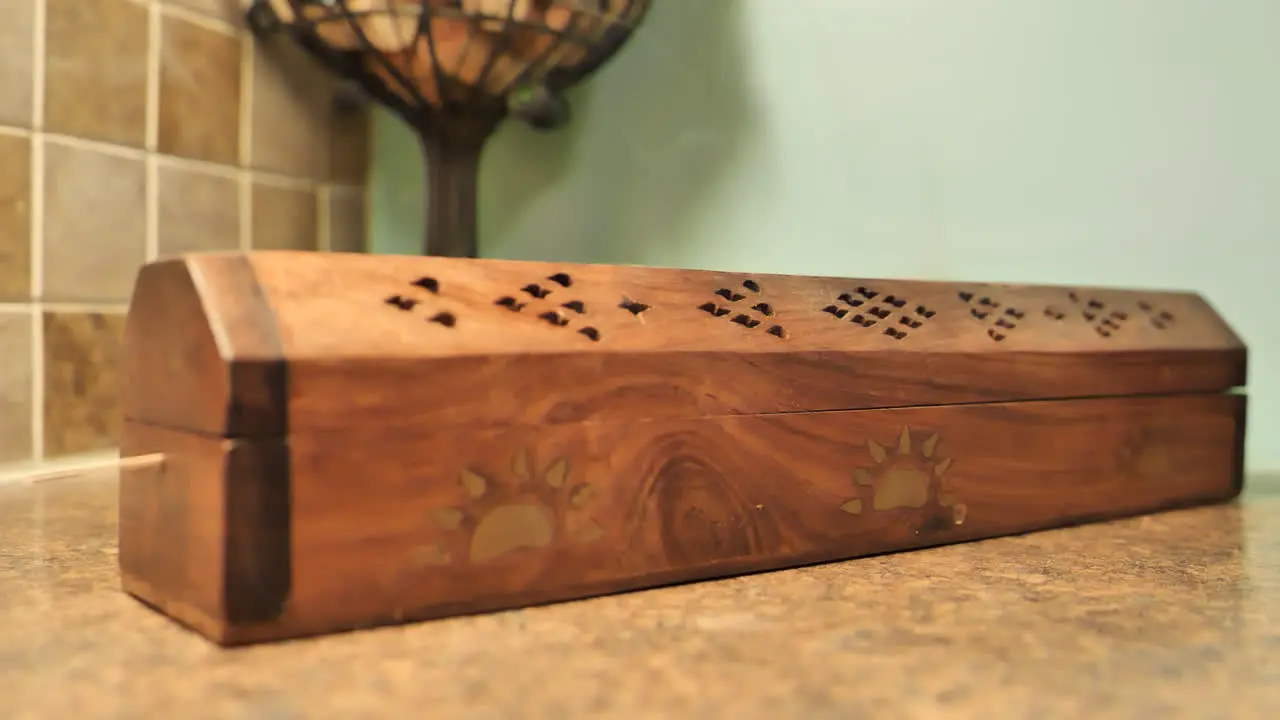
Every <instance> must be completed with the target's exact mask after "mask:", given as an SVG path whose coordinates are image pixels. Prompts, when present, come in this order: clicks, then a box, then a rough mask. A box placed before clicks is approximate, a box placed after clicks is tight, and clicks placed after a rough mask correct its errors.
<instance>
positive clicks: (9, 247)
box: [0, 31, 31, 302]
mask: <svg viewBox="0 0 1280 720" xmlns="http://www.w3.org/2000/svg"><path fill="white" fill-rule="evenodd" d="M0 32H3V31H0ZM30 297H31V141H30V140H29V139H28V138H24V137H15V136H13V135H0V302H3V301H6V300H8V301H12V300H25V299H27V298H30Z"/></svg>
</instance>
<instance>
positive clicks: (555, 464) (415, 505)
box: [249, 395, 1245, 636]
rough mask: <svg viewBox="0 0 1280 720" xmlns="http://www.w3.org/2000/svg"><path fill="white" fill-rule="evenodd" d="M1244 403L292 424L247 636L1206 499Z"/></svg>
mask: <svg viewBox="0 0 1280 720" xmlns="http://www.w3.org/2000/svg"><path fill="white" fill-rule="evenodd" d="M1244 403H1245V399H1244V398H1243V397H1241V396H1234V395H1192V396H1170V397H1145V398H1109V399H1088V400H1069V401H1045V402H1027V403H998V404H985V405H962V406H946V407H921V408H904V409H892V410H865V411H850V412H827V413H795V414H780V415H767V416H748V417H723V418H704V419H692V420H681V421H644V420H641V421H636V422H630V423H624V422H617V423H582V424H573V425H556V426H543V427H529V426H520V427H509V428H502V429H488V430H471V429H466V428H460V429H456V430H444V431H441V430H431V429H420V428H419V427H416V426H412V425H405V424H400V425H397V424H383V425H377V426H374V425H366V426H354V425H353V426H351V427H347V428H343V429H341V430H335V431H333V432H332V433H325V434H321V433H313V434H308V435H303V436H297V437H295V438H294V439H293V440H292V441H291V443H290V447H291V452H292V458H291V461H292V467H293V483H292V485H293V489H292V492H293V528H292V540H293V548H294V553H295V555H294V563H293V583H292V594H291V596H290V599H289V602H288V605H287V607H286V610H285V614H284V615H283V616H282V617H281V618H280V620H279V622H278V624H277V625H276V626H274V627H272V628H261V629H259V630H257V631H253V632H250V633H249V634H251V635H252V634H256V635H261V636H267V635H273V634H274V635H289V634H296V633H311V632H323V631H329V630H336V629H343V628H348V627H356V626H362V625H371V624H377V623H383V622H394V621H400V620H405V619H411V618H422V617H431V616H439V615H446V614H451V613H456V612H466V611H474V610H484V609H496V608H503V607H516V606H521V605H525V604H529V603H534V602H545V601H550V600H559V599H569V598H575V597H584V596H588V595H592V594H599V593H603V592H611V591H617V590H624V589H629V588H637V587H646V586H653V585H657V584H662V583H667V582H673V581H681V580H689V579H698V578H709V577H716V576H724V575H728V574H734V573H740V572H749V571H760V570H767V569H774V568H781V567H788V566H794V565H797V564H802V563H808V562H814V561H825V560H836V559H844V558H852V557H856V556H861V555H867V554H872V553H879V552H885V551H895V550H905V549H910V548H917V547H923V546H929V545H937V544H944V543H950V542H957V541H963V540H971V539H977V538H985V537H992V536H997V535H1002V534H1008V533H1016V532H1023V531H1029V530H1035V529H1040V528H1049V527H1055V526H1062V525H1068V524H1072V523H1077V522H1084V521H1088V520H1095V519H1100V518H1107V517H1116V516H1123V515H1130V514H1135V513H1140V512H1145V511H1153V510H1158V509H1164V508H1170V507H1176V506H1183V505H1189V504H1195V503H1201V502H1210V501H1215V500H1221V499H1225V498H1229V497H1232V496H1234V495H1235V494H1236V493H1237V492H1238V490H1239V482H1240V477H1241V461H1240V452H1241V451H1240V447H1241V444H1240V441H1241V437H1242V431H1243V417H1244V416H1243V409H1244Z"/></svg>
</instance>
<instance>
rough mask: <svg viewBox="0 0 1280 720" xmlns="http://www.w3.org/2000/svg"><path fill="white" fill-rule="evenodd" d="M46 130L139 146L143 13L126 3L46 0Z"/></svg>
mask: <svg viewBox="0 0 1280 720" xmlns="http://www.w3.org/2000/svg"><path fill="white" fill-rule="evenodd" d="M47 8H48V9H47V13H48V15H47V21H46V23H47V25H46V37H47V48H46V61H45V129H47V130H49V131H50V132H55V133H62V134H66V135H74V136H76V137H82V138H90V139H93V140H102V141H105V142H112V143H117V144H121V145H131V146H134V147H142V145H143V144H144V141H145V139H146V118H147V113H146V106H147V30H148V27H147V9H146V7H145V6H144V5H143V4H141V3H137V2H129V1H128V0H47Z"/></svg>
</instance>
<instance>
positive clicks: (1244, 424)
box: [1231, 393, 1249, 497]
mask: <svg viewBox="0 0 1280 720" xmlns="http://www.w3.org/2000/svg"><path fill="white" fill-rule="evenodd" d="M1236 397H1237V401H1236V406H1235V411H1234V413H1233V415H1234V418H1233V419H1234V420H1235V424H1236V427H1235V430H1236V436H1235V467H1234V468H1232V484H1231V488H1232V493H1231V497H1236V496H1237V495H1239V494H1240V493H1241V492H1243V491H1244V482H1245V475H1246V474H1247V472H1248V470H1247V467H1246V466H1245V440H1246V437H1247V435H1248V425H1249V422H1248V417H1249V396H1248V395H1244V394H1243V393H1242V394H1240V395H1238V396H1236Z"/></svg>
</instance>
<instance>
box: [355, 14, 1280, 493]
mask: <svg viewBox="0 0 1280 720" xmlns="http://www.w3.org/2000/svg"><path fill="white" fill-rule="evenodd" d="M1278 29H1280V0H656V8H655V10H654V12H653V14H652V15H651V18H650V21H649V23H648V25H647V26H646V27H645V28H644V31H643V33H642V34H641V36H640V37H639V38H638V39H637V40H636V41H635V42H634V43H633V44H632V45H631V46H629V47H628V48H627V50H626V51H625V52H624V54H623V55H622V56H621V57H620V58H619V59H618V60H617V61H616V62H615V63H613V64H611V65H610V66H608V68H607V70H606V71H605V72H604V73H603V74H602V75H600V76H598V78H597V80H596V81H594V82H593V83H592V84H591V85H590V86H589V87H587V88H585V89H584V90H583V92H580V93H578V95H577V96H576V97H575V99H576V101H577V102H576V107H575V110H576V113H577V117H576V124H575V126H574V128H572V129H571V130H570V131H569V132H565V133H561V134H557V135H539V134H535V133H533V132H531V131H528V130H525V129H523V128H521V127H517V126H515V125H511V126H508V127H506V128H505V129H504V130H503V131H502V132H501V134H500V136H499V137H498V138H496V140H495V141H494V143H493V145H492V147H491V148H490V149H489V151H488V153H487V155H486V157H485V161H484V169H483V178H484V187H483V188H482V196H481V203H482V205H483V210H482V218H481V233H482V236H483V237H484V241H483V253H484V254H485V255H486V256H491V257H509V258H548V259H550V258H554V259H559V260H566V261H588V262H616V263H643V264H653V265H666V266H681V267H709V268H710V267H714V268H721V269H727V270H744V271H771V272H788V273H808V274H840V275H856V276H860V277H876V276H886V277H893V276H904V277H914V278H930V279H969V280H993V281H1023V282H1048V283H1095V284H1114V285H1139V286H1151V287H1177V288H1189V289H1194V290H1198V291H1200V292H1202V293H1204V294H1205V295H1206V296H1207V297H1208V298H1209V299H1210V301H1211V302H1213V303H1214V304H1215V305H1216V306H1217V307H1218V308H1219V309H1220V310H1221V311H1222V312H1223V313H1224V314H1225V315H1226V316H1227V317H1228V318H1229V319H1230V320H1231V322H1232V323H1233V324H1234V325H1235V326H1236V328H1237V330H1238V331H1239V332H1240V333H1241V334H1242V335H1244V337H1245V339H1246V340H1247V341H1248V343H1249V345H1250V348H1251V350H1252V357H1251V365H1252V368H1253V371H1252V372H1251V383H1250V385H1251V394H1252V395H1253V400H1252V414H1251V422H1252V425H1251V427H1250V447H1249V452H1250V455H1249V461H1250V465H1252V466H1253V467H1255V468H1262V467H1265V468H1280V442H1277V441H1280V374H1277V373H1275V372H1274V371H1268V370H1267V369H1266V368H1267V367H1269V366H1271V365H1272V364H1273V363H1276V362H1277V361H1280V320H1277V318H1276V316H1275V315H1273V313H1275V312H1277V308H1280V289H1278V286H1280V282H1278V281H1280V278H1278V277H1277V275H1278V273H1277V270H1278V269H1280V41H1277V37H1280V36H1278V35H1277V32H1280V30H1278ZM377 133H378V137H377V141H376V142H377V158H376V172H375V175H376V178H375V180H374V188H373V193H374V200H373V206H372V207H373V211H372V213H371V223H372V235H373V238H374V240H373V242H374V247H375V249H376V250H378V251H380V252H391V253H395V252H416V249H417V247H418V245H419V243H420V239H419V238H420V235H421V218H420V209H419V208H420V205H419V197H420V193H421V167H420V164H419V162H418V156H417V148H416V146H415V145H414V144H413V142H412V140H411V139H410V138H409V136H408V135H407V134H406V133H405V132H404V130H403V129H402V128H400V127H399V126H398V125H397V124H396V123H395V122H394V121H391V120H389V119H386V118H383V119H382V121H381V122H380V123H379V124H378V126H377Z"/></svg>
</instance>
